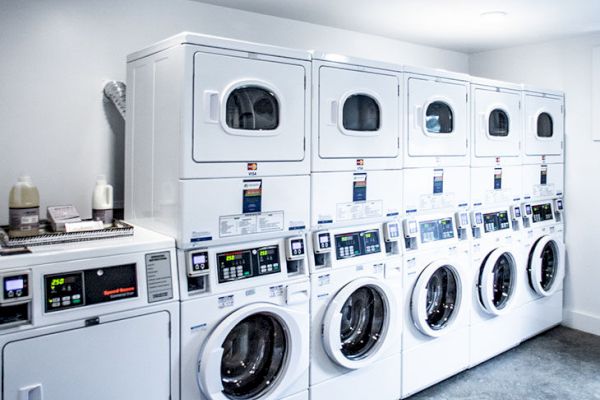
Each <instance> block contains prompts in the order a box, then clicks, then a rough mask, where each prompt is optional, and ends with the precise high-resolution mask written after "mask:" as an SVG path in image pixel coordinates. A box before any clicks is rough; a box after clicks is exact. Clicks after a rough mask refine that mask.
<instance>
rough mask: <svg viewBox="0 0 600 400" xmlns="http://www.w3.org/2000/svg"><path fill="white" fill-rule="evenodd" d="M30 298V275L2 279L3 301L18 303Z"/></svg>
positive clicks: (10, 276)
mask: <svg viewBox="0 0 600 400" xmlns="http://www.w3.org/2000/svg"><path fill="white" fill-rule="evenodd" d="M28 297H29V274H18V275H9V276H4V277H2V299H3V301H5V302H16V301H19V300H20V299H26V298H28Z"/></svg>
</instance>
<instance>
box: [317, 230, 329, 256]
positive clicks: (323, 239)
mask: <svg viewBox="0 0 600 400" xmlns="http://www.w3.org/2000/svg"><path fill="white" fill-rule="evenodd" d="M313 249H314V252H315V254H324V253H329V252H331V234H330V233H329V232H328V231H320V232H315V233H314V234H313Z"/></svg>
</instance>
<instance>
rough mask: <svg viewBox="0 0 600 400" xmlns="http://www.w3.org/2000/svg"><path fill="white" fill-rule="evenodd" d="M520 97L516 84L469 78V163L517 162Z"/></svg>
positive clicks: (520, 114) (520, 115)
mask: <svg viewBox="0 0 600 400" xmlns="http://www.w3.org/2000/svg"><path fill="white" fill-rule="evenodd" d="M521 98H522V91H521V86H520V85H517V84H512V83H507V82H498V81H493V80H489V79H483V78H475V77H474V78H472V81H471V146H470V147H471V166H472V167H475V166H506V165H520V164H521V150H520V147H521V140H522V136H523V111H522V105H521Z"/></svg>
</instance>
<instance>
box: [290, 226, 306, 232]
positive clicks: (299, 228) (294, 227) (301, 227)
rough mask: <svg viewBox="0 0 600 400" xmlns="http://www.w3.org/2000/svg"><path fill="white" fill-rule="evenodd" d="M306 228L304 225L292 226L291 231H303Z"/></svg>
mask: <svg viewBox="0 0 600 400" xmlns="http://www.w3.org/2000/svg"><path fill="white" fill-rule="evenodd" d="M305 228H306V226H304V225H299V226H290V231H300V230H302V229H305Z"/></svg>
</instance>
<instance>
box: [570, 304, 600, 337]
mask: <svg viewBox="0 0 600 400" xmlns="http://www.w3.org/2000/svg"><path fill="white" fill-rule="evenodd" d="M562 324H563V325H564V326H567V327H569V328H573V329H577V330H579V331H584V332H587V333H592V334H594V335H598V336H600V316H598V315H590V314H586V313H583V312H580V311H573V310H566V309H565V310H564V312H563V322H562Z"/></svg>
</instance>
